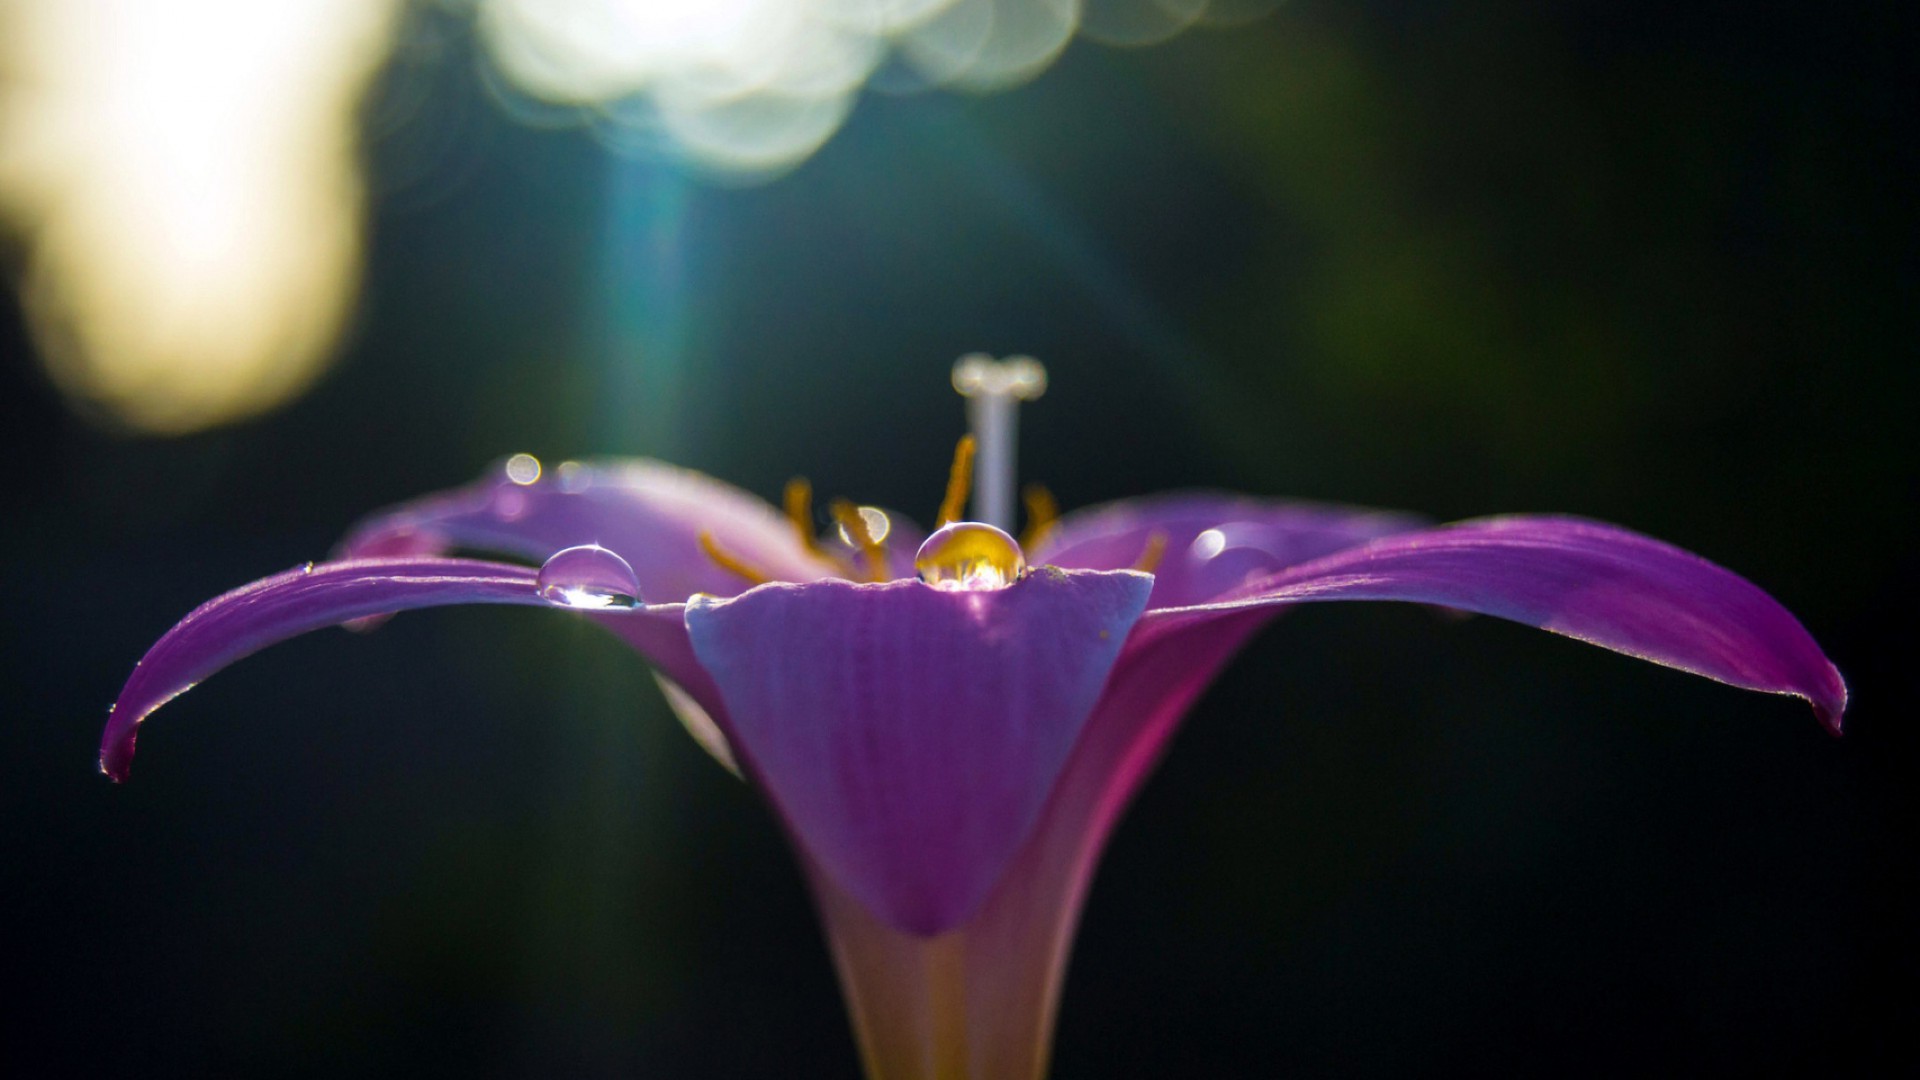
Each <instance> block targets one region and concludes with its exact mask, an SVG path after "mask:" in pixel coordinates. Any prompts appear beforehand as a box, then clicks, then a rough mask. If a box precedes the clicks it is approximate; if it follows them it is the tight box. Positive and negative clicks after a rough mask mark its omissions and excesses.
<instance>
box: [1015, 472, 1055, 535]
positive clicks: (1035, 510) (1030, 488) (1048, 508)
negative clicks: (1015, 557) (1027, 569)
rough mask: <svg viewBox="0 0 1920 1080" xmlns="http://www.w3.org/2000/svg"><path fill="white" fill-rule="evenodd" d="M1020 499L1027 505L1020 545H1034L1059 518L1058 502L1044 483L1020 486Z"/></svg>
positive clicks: (1049, 530) (1051, 528)
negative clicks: (1024, 526)
mask: <svg viewBox="0 0 1920 1080" xmlns="http://www.w3.org/2000/svg"><path fill="white" fill-rule="evenodd" d="M1020 501H1021V502H1022V503H1025V504H1026V507H1027V528H1026V531H1025V532H1023V533H1021V534H1020V546H1021V547H1023V548H1031V547H1035V546H1037V545H1038V544H1039V543H1040V541H1042V540H1044V539H1046V538H1047V533H1049V532H1052V531H1053V523H1054V522H1056V521H1059V520H1060V502H1059V500H1057V499H1055V498H1054V497H1053V492H1051V491H1048V490H1047V486H1046V485H1045V484H1028V485H1027V486H1026V487H1023V488H1021V489H1020Z"/></svg>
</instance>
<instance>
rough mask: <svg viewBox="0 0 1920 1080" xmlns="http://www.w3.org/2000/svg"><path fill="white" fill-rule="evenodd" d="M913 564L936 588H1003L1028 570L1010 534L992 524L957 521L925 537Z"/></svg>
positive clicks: (922, 577)
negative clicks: (925, 539) (925, 540)
mask: <svg viewBox="0 0 1920 1080" xmlns="http://www.w3.org/2000/svg"><path fill="white" fill-rule="evenodd" d="M913 568H914V569H915V570H916V571H918V572H919V574H920V580H921V581H924V582H926V583H927V584H929V585H931V586H933V587H934V588H936V589H947V590H951V591H960V590H976V589H1004V588H1006V587H1007V586H1009V585H1011V584H1013V583H1014V582H1016V581H1018V580H1020V575H1022V574H1024V573H1026V572H1027V556H1026V553H1025V552H1022V551H1021V550H1020V545H1019V543H1018V542H1016V541H1015V540H1014V538H1013V537H1011V536H1008V535H1007V534H1006V533H1004V532H1001V531H1000V530H999V529H996V528H994V527H993V526H991V525H982V524H981V523H980V522H977V521H956V522H954V523H953V524H951V525H948V526H946V527H944V528H942V529H939V530H937V531H935V532H934V534H933V535H932V536H929V537H927V542H926V543H924V544H921V545H920V550H919V551H918V552H916V553H915V554H914V556H913Z"/></svg>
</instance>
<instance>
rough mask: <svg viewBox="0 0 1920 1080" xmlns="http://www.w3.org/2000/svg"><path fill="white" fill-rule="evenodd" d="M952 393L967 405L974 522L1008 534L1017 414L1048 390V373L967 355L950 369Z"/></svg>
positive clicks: (1030, 363) (1016, 359)
mask: <svg viewBox="0 0 1920 1080" xmlns="http://www.w3.org/2000/svg"><path fill="white" fill-rule="evenodd" d="M953 388H954V389H955V390H956V391H958V392H959V394H960V396H961V397H964V398H966V399H967V426H968V427H969V428H971V429H972V431H973V439H974V444H975V448H976V449H975V452H976V455H977V456H976V458H975V462H976V464H975V467H974V473H973V516H974V520H976V521H982V522H985V523H986V524H988V525H992V526H993V527H994V528H996V529H1000V530H1003V531H1007V530H1011V529H1012V528H1013V503H1014V491H1015V484H1014V476H1015V469H1016V460H1015V450H1016V440H1017V437H1018V430H1017V424H1016V411H1017V410H1018V408H1019V403H1020V402H1022V401H1032V400H1034V399H1036V398H1038V397H1039V396H1040V395H1041V394H1044V393H1046V390H1047V369H1046V368H1044V367H1041V366H1040V362H1039V361H1038V360H1035V359H1034V358H1033V357H1031V356H1010V357H1007V358H1006V359H1005V360H995V359H994V358H993V357H991V356H988V355H986V354H985V353H970V354H968V355H966V356H963V357H961V358H960V359H959V361H958V362H956V363H955V364H954V365H953Z"/></svg>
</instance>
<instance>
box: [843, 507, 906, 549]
mask: <svg viewBox="0 0 1920 1080" xmlns="http://www.w3.org/2000/svg"><path fill="white" fill-rule="evenodd" d="M856 509H857V510H858V512H859V514H860V520H861V521H863V522H865V523H866V526H867V536H868V537H869V538H870V539H872V540H873V542H874V543H876V544H878V543H881V542H882V541H884V540H886V538H887V534H888V533H890V532H892V531H893V522H892V521H891V520H890V519H889V518H888V517H887V514H886V511H884V510H881V509H879V508H878V507H873V506H862V507H858V508H856ZM839 528H840V542H841V543H843V544H845V545H847V546H848V547H858V546H860V545H859V543H858V542H857V541H855V540H854V538H853V537H851V536H849V535H847V527H846V526H845V525H842V526H840V527H839Z"/></svg>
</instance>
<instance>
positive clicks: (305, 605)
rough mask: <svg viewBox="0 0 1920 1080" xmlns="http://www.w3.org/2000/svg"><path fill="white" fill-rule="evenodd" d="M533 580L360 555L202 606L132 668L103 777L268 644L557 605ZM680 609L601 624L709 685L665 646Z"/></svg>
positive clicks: (523, 574) (493, 570)
mask: <svg viewBox="0 0 1920 1080" xmlns="http://www.w3.org/2000/svg"><path fill="white" fill-rule="evenodd" d="M535 580H536V574H535V571H533V570H532V569H530V568H528V567H524V566H509V565H506V564H503V563H491V562H480V561H477V560H472V559H438V558H404V559H359V560H354V561H350V562H336V563H323V564H320V565H317V566H316V565H314V564H312V563H309V564H307V565H306V566H299V567H295V568H294V569H292V570H288V571H287V572H285V573H283V574H275V575H274V576H272V577H269V578H262V579H261V580H259V581H256V582H254V583H253V584H251V585H244V586H242V587H240V588H238V589H235V590H233V591H232V592H229V593H226V594H224V595H222V596H219V597H216V598H214V599H212V600H209V601H207V602H206V603H204V604H202V605H200V606H199V607H197V608H195V609H194V610H193V611H192V612H191V613H190V614H188V615H187V617H186V618H184V619H181V620H180V622H179V623H178V624H176V625H175V626H174V628H173V629H171V630H169V631H167V633H166V634H165V635H163V636H162V637H161V638H160V640H159V641H157V642H155V643H154V645H153V647H152V648H150V649H148V650H147V654H146V656H144V657H142V658H141V660H140V663H139V664H138V665H137V666H136V667H135V668H134V671H133V674H132V676H130V677H129V678H128V679H127V684H126V686H125V687H124V688H122V689H121V691H120V697H119V700H117V701H115V702H114V704H113V709H112V715H111V716H110V717H109V718H108V721H107V728H106V732H105V734H104V735H103V737H102V739H101V743H100V771H102V772H104V773H106V774H107V775H108V776H110V777H112V778H113V779H114V780H125V779H126V778H127V771H128V769H129V768H131V767H132V764H133V747H134V739H135V738H136V736H137V735H138V734H139V728H140V723H141V722H142V721H144V720H145V719H146V718H147V717H148V716H150V715H152V713H153V711H154V710H155V709H158V708H159V707H160V706H162V705H165V704H166V703H167V702H169V701H172V700H173V699H174V698H176V697H179V696H180V695H181V694H183V693H185V692H187V691H188V690H191V689H193V687H194V686H195V685H196V684H197V683H199V682H200V680H202V679H204V678H206V677H207V676H209V675H212V674H213V673H214V672H217V671H219V670H220V669H221V668H224V667H226V666H227V665H228V664H231V663H233V662H234V661H235V660H239V659H241V658H242V657H245V656H249V655H251V654H253V653H255V652H258V651H260V650H261V649H264V648H266V647H267V646H269V645H272V644H275V643H277V642H281V641H285V640H286V639H288V638H290V637H295V636H297V635H300V634H304V633H306V632H308V631H310V630H318V629H321V628H322V627H327V626H334V625H337V624H339V623H342V622H345V621H346V620H349V619H354V618H360V617H364V616H368V615H376V614H382V613H386V612H393V611H404V610H408V609H411V608H422V607H438V606H441V605H445V604H527V605H533V606H538V607H552V606H554V605H553V604H551V603H550V602H548V601H546V600H543V599H541V598H540V595H539V593H538V591H537V590H536V588H535ZM683 610H684V609H683V608H682V606H681V605H678V604H670V605H663V606H660V607H647V608H644V609H640V610H636V611H634V612H631V613H628V614H624V615H602V616H599V618H600V620H601V621H603V622H605V621H610V620H613V619H620V620H624V621H629V622H633V623H636V624H640V625H639V626H636V627H635V628H634V629H633V630H629V631H627V634H626V636H628V640H630V641H634V640H646V641H647V642H648V643H649V644H650V645H652V646H653V649H652V651H651V652H650V653H649V655H650V657H651V656H653V654H654V653H658V654H659V655H660V656H662V657H664V662H662V660H659V659H656V660H655V662H656V663H657V664H660V665H661V666H662V668H663V670H664V672H665V673H666V674H667V675H668V676H670V677H672V678H675V679H677V680H680V681H682V682H691V683H692V684H693V685H694V686H708V687H710V683H707V682H706V680H705V673H704V672H701V671H700V670H699V669H698V667H697V666H693V669H692V670H691V671H687V670H684V669H685V668H686V667H687V666H688V665H690V664H691V660H692V654H691V653H690V652H687V651H686V650H685V649H684V646H683V647H682V649H681V650H680V652H681V654H683V655H684V659H681V658H680V657H678V656H676V655H675V651H674V649H673V648H672V639H673V637H674V636H675V635H676V634H677V635H678V637H679V638H680V639H681V640H682V641H684V639H685V637H686V634H685V630H684V627H683V625H682V611H683ZM643 627H644V629H643ZM692 692H695V693H697V692H698V691H692ZM709 692H710V691H709Z"/></svg>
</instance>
